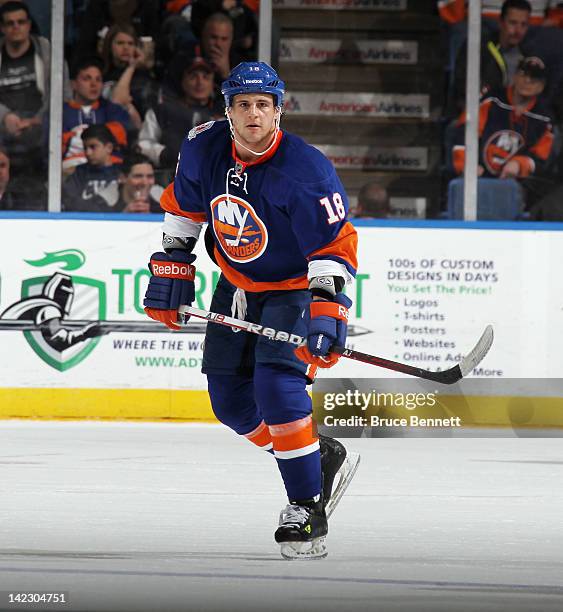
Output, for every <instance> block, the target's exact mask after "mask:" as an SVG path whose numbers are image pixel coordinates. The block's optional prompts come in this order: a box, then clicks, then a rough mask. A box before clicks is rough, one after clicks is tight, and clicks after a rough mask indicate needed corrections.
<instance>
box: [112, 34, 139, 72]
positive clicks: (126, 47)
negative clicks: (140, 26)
mask: <svg viewBox="0 0 563 612" xmlns="http://www.w3.org/2000/svg"><path fill="white" fill-rule="evenodd" d="M134 50H135V39H134V38H133V37H132V36H129V34H125V32H120V33H119V34H116V36H115V38H114V39H113V41H112V43H111V53H112V55H113V59H114V61H115V62H116V63H117V64H128V63H129V61H130V60H131V59H132V57H133V52H134Z"/></svg>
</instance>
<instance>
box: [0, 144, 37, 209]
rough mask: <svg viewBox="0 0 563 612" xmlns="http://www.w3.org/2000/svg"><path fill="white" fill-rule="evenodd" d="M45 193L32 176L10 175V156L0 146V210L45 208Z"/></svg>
mask: <svg viewBox="0 0 563 612" xmlns="http://www.w3.org/2000/svg"><path fill="white" fill-rule="evenodd" d="M46 204H47V194H46V191H45V188H44V187H43V185H42V183H40V182H36V181H34V179H33V177H30V176H28V177H25V178H24V177H20V178H19V179H18V178H16V179H12V178H11V177H10V158H9V157H8V153H7V152H6V150H5V149H2V148H1V147H0V210H45V208H46Z"/></svg>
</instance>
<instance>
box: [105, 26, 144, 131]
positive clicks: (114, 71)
mask: <svg viewBox="0 0 563 612" xmlns="http://www.w3.org/2000/svg"><path fill="white" fill-rule="evenodd" d="M102 57H103V60H104V90H103V96H104V97H105V98H108V99H111V100H112V102H115V103H116V104H121V105H122V106H123V107H124V108H126V110H127V112H128V113H129V117H130V119H131V123H132V124H133V126H134V127H135V129H137V130H138V129H140V127H141V123H142V120H141V117H143V116H144V115H145V113H146V112H147V110H148V109H149V108H150V107H151V106H153V105H154V104H155V101H156V86H155V83H154V81H153V79H152V78H151V75H150V72H149V71H148V70H147V68H146V65H145V53H144V51H143V50H142V48H141V45H140V41H139V39H138V37H137V34H136V33H135V30H134V29H133V27H132V26H129V25H115V26H112V27H111V28H110V29H109V31H108V33H107V34H106V37H105V39H104V46H103V50H102Z"/></svg>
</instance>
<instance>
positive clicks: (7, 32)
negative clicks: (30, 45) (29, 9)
mask: <svg viewBox="0 0 563 612" xmlns="http://www.w3.org/2000/svg"><path fill="white" fill-rule="evenodd" d="M30 30H31V21H30V20H29V19H28V17H27V13H26V12H25V11H12V12H10V13H6V14H5V15H4V17H3V19H2V33H3V34H4V36H5V37H6V40H7V41H8V42H11V43H21V42H25V41H26V40H27V39H28V38H29V32H30Z"/></svg>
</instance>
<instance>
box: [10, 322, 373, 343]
mask: <svg viewBox="0 0 563 612" xmlns="http://www.w3.org/2000/svg"><path fill="white" fill-rule="evenodd" d="M60 323H61V327H63V328H65V329H71V330H72V329H82V328H83V327H86V325H89V324H90V323H97V324H98V326H99V328H100V330H102V331H104V332H107V333H108V334H109V333H113V332H120V333H134V334H145V333H146V334H166V333H171V334H204V333H205V329H206V328H207V323H203V322H201V323H200V322H199V321H198V322H197V323H196V322H195V321H192V322H191V323H190V324H189V325H188V326H187V327H185V328H184V329H181V330H176V329H168V328H167V327H165V326H164V325H162V323H157V322H156V321H142V320H139V321H100V320H99V319H60ZM44 327H45V325H44V324H42V323H36V322H35V321H32V320H30V319H29V320H28V319H2V318H0V332H2V331H40V330H41V329H43V328H44ZM369 333H370V330H369V329H366V328H365V327H360V326H359V325H348V337H349V338H351V337H352V336H363V335H364V334H369Z"/></svg>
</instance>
